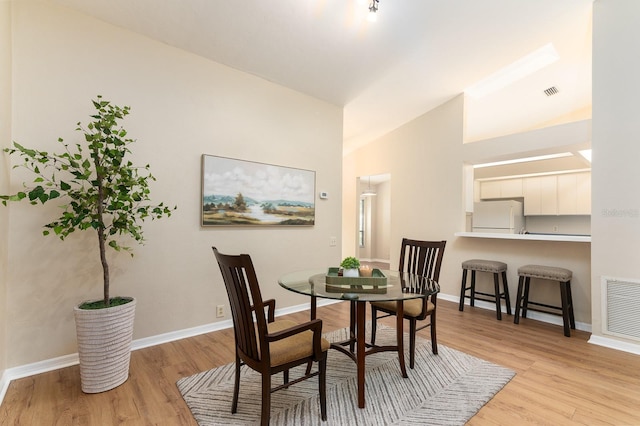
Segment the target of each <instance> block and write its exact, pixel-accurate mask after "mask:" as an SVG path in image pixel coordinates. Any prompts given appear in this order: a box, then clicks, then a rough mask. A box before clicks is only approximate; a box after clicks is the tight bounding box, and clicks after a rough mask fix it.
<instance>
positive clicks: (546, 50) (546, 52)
mask: <svg viewBox="0 0 640 426" xmlns="http://www.w3.org/2000/svg"><path fill="white" fill-rule="evenodd" d="M558 59H560V55H558V52H557V51H556V49H555V48H554V47H553V43H548V44H546V45H544V46H543V47H541V48H540V49H538V50H536V51H534V52H532V53H530V54H528V55H527V56H525V57H523V58H521V59H518V60H517V61H515V62H514V63H512V64H510V65H507V66H506V67H504V68H502V69H500V70H498V71H497V72H495V73H493V74H491V75H490V76H489V77H487V78H485V79H483V80H481V81H479V82H478V83H476V84H474V85H473V86H471V87H468V88H466V89H465V91H464V92H465V93H466V94H468V95H469V96H471V97H473V98H481V97H483V96H485V95H488V94H489V93H493V92H496V91H498V90H500V89H502V88H503V87H506V86H508V85H510V84H511V83H515V82H516V81H518V80H520V79H522V78H524V77H526V76H528V75H531V74H533V73H534V72H536V71H538V70H540V69H542V68H544V67H546V66H547V65H551V64H552V63H554V62H555V61H557V60H558Z"/></svg>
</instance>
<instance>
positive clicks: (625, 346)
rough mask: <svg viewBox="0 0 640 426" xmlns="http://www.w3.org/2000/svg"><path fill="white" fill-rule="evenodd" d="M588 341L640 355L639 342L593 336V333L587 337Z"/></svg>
mask: <svg viewBox="0 0 640 426" xmlns="http://www.w3.org/2000/svg"><path fill="white" fill-rule="evenodd" d="M589 343H592V344H594V345H598V346H604V347H606V348H611V349H616V350H619V351H624V352H629V353H632V354H636V355H640V344H637V343H630V342H623V341H621V340H618V339H611V338H609V337H603V336H594V335H593V334H592V335H591V338H589Z"/></svg>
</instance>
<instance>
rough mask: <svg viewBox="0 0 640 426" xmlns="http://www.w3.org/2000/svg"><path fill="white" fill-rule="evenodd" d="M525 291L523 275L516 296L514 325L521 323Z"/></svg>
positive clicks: (519, 280)
mask: <svg viewBox="0 0 640 426" xmlns="http://www.w3.org/2000/svg"><path fill="white" fill-rule="evenodd" d="M523 289H524V277H523V276H522V275H521V276H520V278H519V279H518V292H517V294H516V312H515V315H514V316H513V323H514V324H519V323H520V307H521V306H522V291H523Z"/></svg>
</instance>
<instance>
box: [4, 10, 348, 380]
mask: <svg viewBox="0 0 640 426" xmlns="http://www.w3.org/2000/svg"><path fill="white" fill-rule="evenodd" d="M13 8H14V14H13V21H12V26H13V28H12V32H11V34H12V36H13V42H14V45H13V57H12V65H13V71H14V73H13V84H12V86H11V89H12V91H13V94H12V100H13V111H12V119H13V128H12V133H11V138H12V139H13V140H16V141H18V142H20V143H22V144H24V145H27V146H31V147H34V148H39V149H47V150H54V149H56V148H57V144H56V143H55V141H56V139H57V138H58V137H63V138H64V139H65V140H66V141H68V142H74V141H76V140H79V138H80V134H78V133H77V132H75V131H74V129H75V127H76V123H77V122H78V121H83V122H85V123H86V122H87V121H88V120H87V118H88V115H89V114H91V113H92V106H91V103H90V100H91V99H93V98H94V97H95V96H96V95H98V94H101V95H103V96H104V97H105V98H106V99H108V100H112V101H113V102H114V103H117V104H119V105H130V106H131V107H132V113H131V115H130V116H129V117H128V118H127V119H126V121H125V127H126V128H127V130H128V131H129V136H131V137H132V138H135V139H137V140H138V143H137V144H136V145H135V146H134V147H133V148H134V154H133V156H134V158H135V160H136V161H135V162H136V163H141V164H146V163H147V162H148V163H149V164H150V165H151V170H152V172H153V174H154V175H155V177H156V178H157V182H155V183H154V184H153V187H152V198H153V199H154V200H156V201H165V202H167V203H169V204H171V205H174V204H175V205H177V206H178V210H177V211H176V212H175V213H174V215H173V216H172V217H171V218H169V219H163V220H161V221H155V222H148V223H147V224H146V226H145V230H146V234H145V236H146V238H147V244H146V245H145V246H140V247H135V257H133V258H131V257H129V256H128V255H127V254H121V255H120V254H119V255H114V254H111V255H110V260H111V270H112V295H130V296H135V297H137V298H138V309H137V314H136V324H135V334H134V338H135V339H138V338H143V337H148V336H154V335H157V334H161V333H166V332H170V331H176V330H181V329H185V328H189V327H195V326H199V325H204V324H208V323H212V322H215V321H218V320H219V319H217V318H216V317H215V312H214V311H215V309H214V308H215V306H216V305H218V304H224V305H227V306H228V304H227V297H226V293H225V291H224V286H223V283H222V279H221V276H220V272H219V269H218V266H217V264H216V263H215V260H214V257H213V253H212V251H211V246H213V245H215V246H217V247H218V248H219V249H220V250H221V251H223V252H227V253H239V252H244V253H250V254H251V255H252V257H253V259H254V263H255V265H256V269H257V272H258V275H259V277H260V279H261V284H262V290H263V295H264V296H265V297H275V298H277V299H278V307H279V308H282V307H283V306H291V305H296V304H300V303H304V302H308V299H305V298H303V297H302V296H297V295H295V294H293V293H290V292H287V291H285V290H283V289H281V288H280V287H279V286H278V284H277V279H278V277H279V276H280V275H282V274H284V273H286V272H289V271H291V270H294V269H303V268H309V267H318V266H326V265H332V264H336V262H339V259H340V256H341V253H340V249H339V247H340V243H339V244H338V246H337V247H329V236H338V237H339V236H340V230H341V229H340V227H341V223H340V220H341V217H340V212H341V196H340V192H341V182H342V176H341V152H342V110H341V108H339V107H337V106H334V105H330V104H327V103H325V102H322V101H319V100H316V99H314V98H311V97H308V96H305V95H302V94H300V93H297V92H294V91H291V90H288V89H285V88H282V87H280V86H277V85H274V84H272V83H269V82H266V81H264V80H261V79H259V78H257V77H254V76H251V75H248V74H244V73H241V72H238V71H236V70H233V69H230V68H228V67H225V66H222V65H220V64H216V63H213V62H210V61H207V60H204V59H202V58H200V57H198V56H195V55H192V54H189V53H186V52H184V51H180V50H177V49H174V48H172V47H169V46H167V45H165V44H162V43H160V42H157V41H153V40H151V39H148V38H145V37H142V36H139V35H137V34H134V33H132V32H129V31H125V30H122V29H120V28H117V27H114V26H111V25H107V24H104V23H102V22H100V21H97V20H95V19H93V18H90V17H86V16H84V15H82V14H79V13H76V12H72V11H68V10H66V9H65V8H62V7H58V6H56V5H53V4H51V3H50V2H35V1H19V2H15V3H13ZM0 16H2V17H3V18H6V16H4V15H0ZM1 28H2V32H3V35H6V30H5V28H6V27H5V26H4V25H3V26H2V27H1ZM2 40H3V41H4V40H5V38H4V37H3V38H2ZM3 43H4V42H3ZM0 46H2V45H0ZM1 64H2V67H0V70H3V69H5V68H7V62H6V58H5V57H3V58H2V62H1ZM3 81H5V80H4V78H2V79H0V82H3ZM3 87H4V85H3ZM3 99H4V97H3ZM2 102H4V100H3V101H2ZM2 118H4V116H3V115H0V119H2ZM3 142H4V138H3ZM310 152H313V155H310V154H309V153H310ZM203 153H207V154H215V155H221V156H226V157H232V158H240V159H245V160H252V161H259V162H265V163H271V164H277V165H284V166H291V167H297V168H303V169H309V170H315V171H316V172H317V174H316V185H317V188H316V189H317V190H318V191H326V192H328V193H329V194H331V197H330V198H329V199H328V200H319V199H316V224H315V226H313V227H299V228H297V227H289V228H264V229H255V228H206V229H203V228H201V227H200V199H201V192H200V180H201V170H200V160H201V155H202V154H203ZM2 173H6V171H5V169H4V168H3V171H2ZM26 178H28V175H24V173H23V172H21V171H19V170H18V171H14V172H12V173H11V189H12V190H13V191H15V190H16V189H18V188H19V187H20V185H21V182H22V181H23V180H24V179H26ZM354 181H355V180H354ZM7 211H9V212H10V221H11V223H10V226H9V232H8V234H9V235H8V247H9V254H8V256H9V257H8V263H9V266H10V268H9V272H8V274H9V276H8V281H7V288H6V293H7V297H6V299H4V298H3V304H4V306H5V307H6V309H7V312H6V315H4V316H6V324H7V336H6V338H5V339H3V341H2V344H1V346H2V347H3V348H8V349H7V350H8V353H7V362H6V367H7V368H8V367H14V366H18V365H24V364H27V363H32V362H36V361H39V360H44V359H49V358H53V357H57V356H61V355H65V354H70V353H75V352H76V342H75V330H74V323H73V316H72V307H73V305H75V304H77V303H79V302H81V301H83V300H85V299H95V298H100V297H101V275H100V265H99V259H98V253H97V247H96V244H95V237H94V236H93V235H92V234H86V235H82V234H78V235H74V236H72V237H70V238H69V239H68V241H65V242H61V241H59V240H57V239H55V238H52V237H48V238H45V237H43V236H42V235H41V226H42V225H43V224H45V223H47V222H48V221H50V220H51V219H53V218H55V217H57V216H55V214H56V213H57V208H55V207H54V206H51V207H48V206H45V207H34V206H30V205H28V204H26V203H25V204H15V205H13V206H12V207H11V209H10V210H0V212H1V214H2V215H3V221H4V220H5V219H4V218H6V215H7ZM6 232H7V226H6V224H4V225H2V233H6ZM0 235H1V234H0ZM0 261H2V260H1V259H0ZM1 283H2V281H1V280H0V285H2V284H1ZM3 289H4V287H3V286H0V291H2V290H3ZM227 312H228V308H227ZM2 316H3V313H2V310H1V309H0V319H4V318H2ZM226 318H227V319H228V318H229V316H227V317H226ZM2 323H3V324H4V323H5V321H2ZM1 361H2V358H0V362H1ZM0 365H1V364H0Z"/></svg>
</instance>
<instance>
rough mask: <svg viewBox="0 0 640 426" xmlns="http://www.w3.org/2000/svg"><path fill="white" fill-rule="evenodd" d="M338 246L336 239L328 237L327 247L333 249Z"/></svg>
mask: <svg viewBox="0 0 640 426" xmlns="http://www.w3.org/2000/svg"><path fill="white" fill-rule="evenodd" d="M336 245H338V239H337V238H336V237H329V247H335V246H336Z"/></svg>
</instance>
